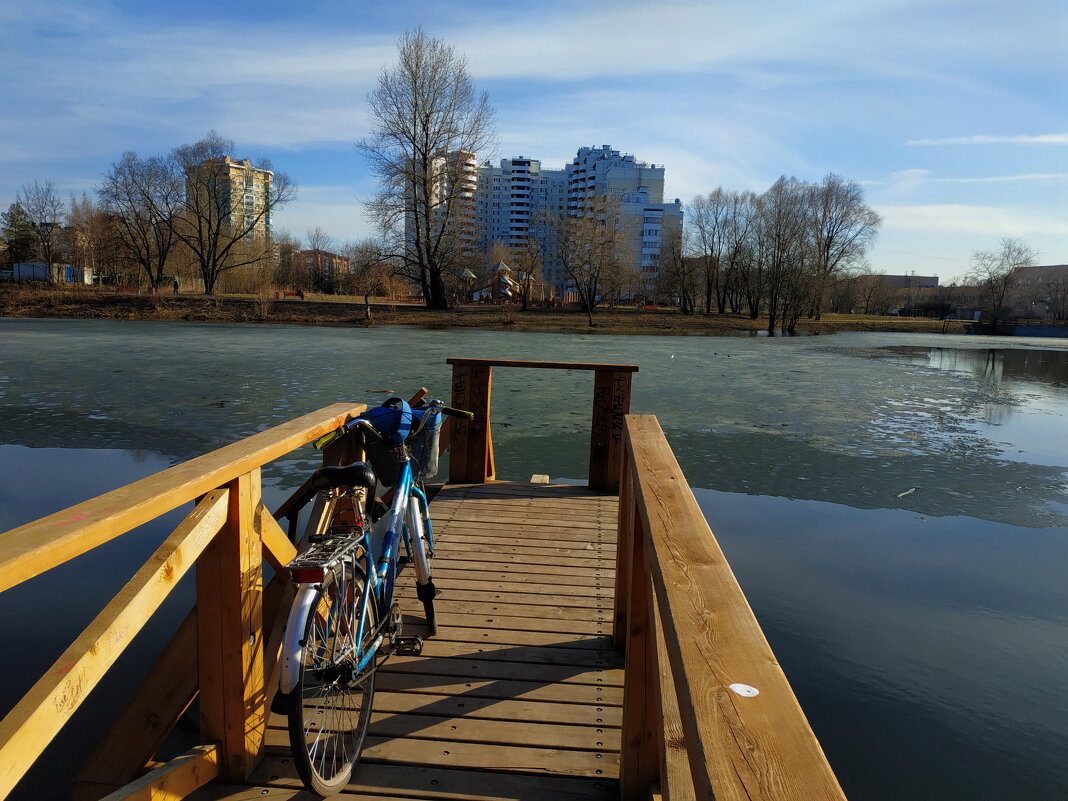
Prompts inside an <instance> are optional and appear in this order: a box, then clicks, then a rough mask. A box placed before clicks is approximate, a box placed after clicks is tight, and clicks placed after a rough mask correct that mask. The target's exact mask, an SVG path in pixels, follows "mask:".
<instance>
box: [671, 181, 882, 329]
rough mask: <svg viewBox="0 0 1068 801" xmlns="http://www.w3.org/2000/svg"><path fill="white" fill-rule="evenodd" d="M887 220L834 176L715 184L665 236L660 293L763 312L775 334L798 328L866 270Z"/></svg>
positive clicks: (698, 304)
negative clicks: (736, 187)
mask: <svg viewBox="0 0 1068 801" xmlns="http://www.w3.org/2000/svg"><path fill="white" fill-rule="evenodd" d="M880 223H881V219H880V217H879V215H878V214H877V213H876V212H875V211H874V210H873V209H871V208H870V207H869V206H868V205H867V204H866V203H865V202H864V193H863V191H862V190H861V188H860V186H859V185H858V184H857V183H856V182H853V181H846V180H845V179H843V178H842V177H841V176H839V175H835V174H829V175H827V176H826V177H825V178H824V179H823V180H822V181H821V182H820V183H818V184H809V183H804V182H802V181H799V180H798V179H796V178H786V177H785V176H784V177H782V178H780V179H779V180H777V181H776V182H775V183H774V184H773V185H772V186H771V188H770V189H768V190H767V191H766V192H764V193H763V194H756V193H754V192H738V191H732V190H729V189H723V188H718V189H716V190H715V191H713V192H710V193H709V194H707V195H699V196H698V197H696V198H694V199H693V201H691V203H690V204H689V206H688V208H687V209H686V221H685V225H684V227H683V230H681V231H675V232H668V238H667V240H666V242H665V247H664V248H663V250H662V252H661V257H660V258H661V260H660V272H659V276H658V285H657V287H656V291H657V294H658V295H659V296H660V297H671V298H674V299H676V301H677V303H678V305H679V307H680V309H681V310H682V311H683V312H685V313H692V312H694V311H698V310H703V311H705V312H712V311H713V310H715V311H718V312H719V313H720V314H723V313H726V312H727V311H728V310H730V311H731V312H733V313H747V314H748V315H749V316H750V317H751V318H752V319H756V318H757V317H760V316H761V315H762V314H763V315H767V318H768V330H769V331H774V330H775V329H777V328H781V329H782V330H784V331H794V330H795V329H796V327H797V322H798V320H799V319H800V318H801V317H810V318H815V319H818V318H819V316H820V315H821V314H822V312H823V311H825V310H827V308H828V304H829V301H830V298H831V297H832V296H833V292H834V289H835V287H836V285H837V284H838V283H839V282H840V281H842V280H843V279H845V278H846V277H848V276H851V275H853V274H854V273H855V271H857V270H859V269H861V268H862V267H863V265H864V255H865V253H866V252H867V250H868V248H869V247H870V246H871V244H872V243H873V241H874V239H875V236H876V234H877V233H878V230H879V225H880Z"/></svg>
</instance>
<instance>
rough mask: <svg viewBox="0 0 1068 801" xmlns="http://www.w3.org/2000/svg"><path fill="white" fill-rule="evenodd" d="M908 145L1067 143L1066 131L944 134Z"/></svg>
mask: <svg viewBox="0 0 1068 801" xmlns="http://www.w3.org/2000/svg"><path fill="white" fill-rule="evenodd" d="M905 144H906V145H908V146H909V147H930V146H940V145H1068V133H1055V134H1039V135H1037V136H1027V135H1025V134H1020V135H1018V136H985V135H981V134H980V135H976V136H946V137H942V138H940V139H909V140H907V141H906V142H905Z"/></svg>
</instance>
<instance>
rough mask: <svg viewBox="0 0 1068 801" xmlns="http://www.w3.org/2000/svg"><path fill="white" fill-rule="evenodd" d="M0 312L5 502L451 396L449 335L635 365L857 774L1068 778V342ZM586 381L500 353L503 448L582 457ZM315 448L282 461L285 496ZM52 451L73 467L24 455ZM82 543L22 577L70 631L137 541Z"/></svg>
mask: <svg viewBox="0 0 1068 801" xmlns="http://www.w3.org/2000/svg"><path fill="white" fill-rule="evenodd" d="M0 337H3V340H4V344H5V348H4V349H3V350H2V351H0V443H3V444H5V445H7V446H8V447H0V471H2V473H3V474H4V475H7V476H11V475H23V476H25V477H26V480H25V481H24V482H23V484H22V485H12V484H10V483H9V485H8V491H7V493H6V495H4V496H3V497H2V498H0V500H2V501H3V504H2V506H0V510H2V511H0V514H2V515H3V517H2V518H0V523H2V524H3V527H7V526H11V525H16V524H18V523H19V522H23V521H25V520H29V519H32V518H34V517H37V516H39V515H41V514H44V513H46V512H49V511H54V510H55V509H57V508H60V507H62V506H65V505H68V504H69V503H73V502H75V501H77V500H79V499H80V498H82V497H89V496H91V495H94V494H96V493H98V492H100V491H102V490H103V489H106V488H108V487H110V486H114V485H118V484H122V483H125V482H126V481H128V480H131V479H132V478H135V477H137V476H140V475H145V474H148V473H151V472H155V471H156V470H158V469H160V467H162V466H165V465H166V464H172V463H174V462H177V461H181V460H184V459H188V458H190V457H192V456H196V455H198V454H200V453H204V452H206V451H208V450H211V449H212V448H216V447H219V446H221V445H224V444H226V443H228V442H232V441H233V440H235V439H237V438H240V437H243V436H247V435H249V434H251V433H254V432H256V431H259V430H262V429H263V428H266V427H268V426H271V425H276V424H278V423H281V422H283V421H285V420H289V419H292V418H293V417H295V416H297V415H300V414H304V413H306V412H310V411H313V410H315V409H318V408H321V407H323V406H325V405H327V404H329V403H333V402H335V401H341V400H348V401H364V402H369V403H378V402H380V401H381V400H382V398H383V397H385V395H384V394H382V393H380V392H376V391H372V390H385V389H388V390H392V391H394V392H396V393H398V394H405V393H407V392H409V391H411V390H412V389H414V388H416V387H418V386H420V385H426V386H429V387H430V388H431V390H432V392H434V393H436V394H443V395H447V387H448V386H449V368H448V366H447V365H446V364H445V359H446V357H448V356H484V357H500V358H512V359H551V360H554V361H558V360H560V361H595V362H624V363H633V364H637V365H639V367H640V372H639V373H638V374H637V376H636V380H635V387H634V395H633V408H634V410H635V411H638V412H645V413H655V414H656V415H657V416H658V418H659V419H660V422H661V425H662V426H663V427H664V430H665V432H666V433H667V436H668V438H669V440H670V442H671V444H672V447H673V448H674V450H675V453H676V455H677V457H678V459H679V462H680V464H681V465H682V467H683V469H684V470H685V472H686V475H687V477H688V479H689V480H690V482H691V484H693V485H695V486H699V487H705V488H708V489H709V493H705V494H703V495H702V501H703V502H704V503H705V509H706V512H707V513H708V515H709V518H710V521H711V523H712V527H713V529H714V530H715V531H716V532H717V535H718V536H719V537H720V539H721V540H722V541H723V545H724V549H725V550H726V552H727V554H728V557H729V558H730V559H731V563H732V565H733V566H734V568H735V570H736V572H737V574H738V576H739V579H740V580H741V582H742V584H743V587H744V588H745V590H746V592H747V593H748V594H749V597H750V599H751V601H752V602H753V606H754V609H755V610H756V611H757V614H758V616H759V617H760V619H761V622H762V623H763V625H765V627H766V629H767V632H768V637H769V640H770V641H771V643H772V646H773V648H774V649H775V650H776V653H777V654H778V656H779V658H780V659H781V661H782V662H783V664H784V666H785V667H786V670H787V674H788V676H789V677H790V680H791V682H792V683H793V685H794V686H795V688H797V691H798V694H799V696H800V697H801V700H802V703H803V704H804V706H805V708H806V711H807V712H808V714H809V716H810V718H811V719H812V721H813V724H814V727H815V730H816V732H817V735H818V736H819V737H820V738H821V740H822V741H823V742H824V745H825V746H826V749H827V752H828V755H829V757H830V759H831V761H832V764H833V765H834V766H835V768H836V770H837V771H839V773H840V775H841V776H842V777H843V782H845V783H846V785H847V790H848V792H849V795H850V797H851V798H852V799H854V801H858V800H859V799H889V798H939V799H942V798H962V799H963V798H968V799H998V798H1012V797H1027V798H1031V799H1038V798H1049V799H1054V798H1056V799H1059V801H1063V798H1064V792H1065V790H1066V789H1068V788H1065V786H1064V784H1065V781H1064V779H1063V777H1064V776H1065V775H1066V773H1068V758H1066V757H1065V755H1064V754H1063V749H1060V750H1058V749H1057V745H1058V744H1059V743H1061V742H1063V740H1064V735H1065V734H1066V733H1068V732H1066V731H1065V730H1064V724H1063V723H1062V721H1064V720H1068V715H1066V714H1065V713H1066V712H1068V709H1066V706H1065V703H1066V699H1068V692H1066V689H1068V688H1066V687H1065V686H1064V678H1063V677H1064V676H1065V675H1068V671H1066V670H1065V668H1066V667H1068V646H1066V645H1065V643H1066V642H1068V638H1066V637H1065V636H1064V635H1065V633H1066V632H1065V631H1064V623H1065V619H1064V618H1065V604H1064V601H1065V597H1064V595H1065V593H1064V590H1063V589H1062V584H1063V582H1062V581H1060V576H1061V575H1062V574H1063V565H1064V563H1065V561H1064V557H1065V555H1066V554H1065V553H1064V551H1065V543H1066V536H1065V535H1066V534H1068V530H1066V528H1065V527H1066V525H1068V491H1066V486H1065V484H1066V476H1065V471H1066V470H1068V456H1066V455H1065V454H1066V453H1068V448H1066V447H1065V445H1066V443H1068V417H1066V415H1065V409H1068V381H1066V379H1065V373H1066V358H1068V350H1065V348H1064V343H1060V342H1057V343H1047V342H1043V341H1036V340H1030V341H1021V340H1016V339H1014V340H1002V339H982V338H964V337H947V336H921V335H890V336H888V335H871V334H837V335H834V336H830V337H798V338H774V339H772V338H753V337H737V338H722V337H719V338H705V337H692V336H685V337H672V336H663V337H640V336H612V337H585V336H576V335H557V334H517V333H509V332H498V331H494V332H487V331H434V332H428V331H425V330H420V329H397V328H392V329H388V328H387V329H344V328H301V327H281V326H278V327H258V326H229V325H188V324H153V323H143V322H137V323H118V322H112V321H62V320H47V321H43V320H17V321H16V320H0ZM591 384H592V380H591V376H590V375H589V374H588V373H583V372H574V373H572V372H557V371H543V370H506V369H498V370H495V371H494V376H493V390H494V395H493V435H494V444H495V458H496V464H497V470H498V475H499V476H500V477H502V478H520V479H525V478H527V477H529V476H530V475H531V474H532V473H549V474H550V475H552V476H581V475H584V471H585V466H586V459H587V455H588V436H589V418H590V397H591ZM16 446H18V447H16ZM44 448H51V449H55V450H43V449H44ZM31 449H32V450H31ZM75 449H92V450H87V451H77V450H75ZM138 454H139V455H138ZM317 456H318V454H316V453H315V452H314V451H312V450H311V449H310V448H305V449H302V450H300V451H297V452H295V453H293V454H291V455H290V457H289V458H287V459H284V460H281V461H279V462H277V463H275V464H274V465H272V466H270V467H269V468H268V469H267V470H266V471H265V473H264V492H265V495H266V496H267V501H268V504H269V505H272V504H276V503H277V502H278V501H280V500H281V498H282V496H283V494H284V493H285V492H286V491H287V489H288V488H290V487H292V486H295V485H296V484H297V483H299V482H300V480H301V479H302V477H303V475H304V474H306V472H307V471H309V470H310V469H311V468H312V467H313V466H314V464H315V462H316V460H317ZM138 459H141V461H140V462H138V461H137V460H138ZM87 460H88V461H87ZM27 465H29V467H27ZM53 465H55V466H56V467H55V470H57V471H60V472H59V473H58V474H57V476H56V477H55V480H52V481H50V482H49V481H46V480H45V479H44V477H43V476H42V477H41V478H33V477H34V476H40V475H41V473H42V472H47V471H49V470H51V469H52V466H53ZM38 485H40V486H43V487H47V488H48V490H47V492H44V493H43V494H41V493H38V492H37V490H36V488H37V487H38ZM105 485H106V486H105ZM35 493H36V494H35ZM165 533H166V532H163V531H160V530H157V531H153V532H148V533H145V534H143V535H142V534H138V535H136V536H142V537H143V538H144V539H143V541H141V544H140V545H138V546H137V547H134V546H129V551H127V550H126V548H127V545H126V543H127V541H129V542H134V539H133V538H123V540H122V541H121V542H119V543H114V544H113V545H112V547H113V548H115V549H116V550H114V551H111V552H109V553H111V554H112V555H113V556H114V555H115V554H119V553H121V554H123V555H124V557H125V556H126V555H129V554H135V553H137V554H141V552H142V551H144V552H145V553H147V551H145V549H146V548H148V549H150V547H151V542H152V541H153V537H156V538H159V537H161V536H163V535H164V534H165ZM139 548H140V549H141V550H140V551H139V550H138V549H139ZM130 558H131V560H132V561H131V562H130V564H135V563H139V562H138V560H139V559H141V558H143V555H138V556H137V559H133V557H132V556H130ZM80 561H81V560H78V562H75V563H72V566H71V567H69V568H68V570H70V571H72V572H70V573H64V574H63V576H64V579H63V580H64V581H69V578H70V576H77V577H78V579H79V580H78V581H75V582H72V583H69V584H64V583H62V582H61V583H60V584H58V585H55V584H51V585H50V584H48V583H47V581H48V578H47V577H43V578H42V579H40V580H39V581H40V582H41V584H40V586H41V587H43V588H45V589H43V590H34V589H33V587H34V582H31V583H30V584H29V585H27V588H26V589H24V590H23V589H22V588H19V590H21V591H25V592H35V591H40V592H44V593H45V595H47V594H48V593H53V594H57V595H59V594H63V593H67V595H68V596H69V599H70V600H69V601H68V602H66V603H67V606H66V607H63V608H64V609H69V610H70V611H69V613H68V612H67V611H60V612H57V614H56V615H55V616H54V618H53V619H50V620H49V621H48V622H49V626H50V627H57V628H58V629H59V630H60V633H61V634H63V635H64V636H66V635H67V634H68V633H69V631H73V630H76V629H77V626H76V625H74V623H73V622H72V621H82V617H80V616H79V615H80V614H84V613H82V612H79V611H78V609H76V607H78V606H79V605H80V603H81V602H83V601H85V599H86V598H87V597H88V596H89V595H91V594H92V598H93V599H94V600H95V599H96V598H97V595H99V597H101V598H106V597H110V592H111V591H113V590H110V589H109V592H104V591H103V590H102V589H100V587H104V586H108V581H111V582H114V581H115V579H114V577H110V578H108V579H107V581H104V580H103V578H102V577H103V576H104V574H106V573H108V568H109V567H111V566H117V565H118V562H115V563H114V565H112V564H111V563H109V562H108V561H107V560H105V561H104V562H102V563H101V566H100V567H94V568H93V569H79V568H78V567H76V565H77V564H78V563H79V562H80ZM123 564H124V565H125V564H126V563H123ZM123 569H126V568H125V567H123ZM108 575H109V576H110V574H108ZM125 575H126V576H128V575H129V573H126V574H125ZM94 577H100V578H101V581H100V582H97V580H96V578H94ZM98 584H99V586H98ZM57 586H58V588H59V589H57ZM93 593H96V594H93ZM5 596H8V597H10V598H15V599H16V602H14V606H12V605H10V604H9V605H4V603H5V601H7V598H5ZM5 596H0V624H2V625H3V626H4V630H5V631H9V630H14V631H20V632H22V631H24V629H20V628H19V627H20V626H24V625H25V616H23V615H21V614H20V611H19V610H20V609H22V608H25V607H22V606H20V605H19V604H20V603H25V601H21V600H20V596H17V595H14V596H12V595H10V594H5ZM84 605H85V607H86V608H90V609H92V610H96V609H98V608H99V605H97V604H95V603H94V604H90V603H88V602H86V603H85V604H84ZM18 636H20V637H22V636H27V635H25V634H19V635H18ZM69 639H70V638H69V636H66V640H63V638H62V637H60V636H59V635H58V634H57V635H56V642H57V643H61V644H60V645H57V646H56V647H57V648H59V647H62V644H65V642H69ZM41 658H42V660H44V662H47V658H46V657H44V656H42V657H41ZM32 678H33V677H32V676H27V677H26V678H25V682H26V683H28V682H30V681H32ZM15 684H19V682H11V686H12V687H14V685H15ZM24 688H25V687H24V686H22V687H21V689H24ZM20 692H21V690H20ZM6 700H7V701H8V703H10V702H11V700H13V699H6ZM1058 783H1059V784H1058ZM1058 788H1059V792H1060V795H1057V792H1058ZM34 797H42V796H40V795H37V796H34Z"/></svg>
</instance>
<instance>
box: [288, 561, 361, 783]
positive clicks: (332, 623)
mask: <svg viewBox="0 0 1068 801" xmlns="http://www.w3.org/2000/svg"><path fill="white" fill-rule="evenodd" d="M363 584H364V579H363V577H362V576H357V575H353V571H352V568H351V566H349V565H346V566H345V567H344V569H342V568H341V567H339V568H337V569H335V570H333V571H331V572H330V573H328V574H327V575H326V576H324V578H323V583H322V585H321V586H320V588H319V591H318V593H317V596H316V598H315V599H314V600H313V602H312V606H311V611H310V612H309V614H308V622H307V624H306V625H305V627H304V637H303V638H302V642H303V652H302V657H301V664H300V674H299V677H298V680H297V683H296V686H295V687H294V688H293V692H292V693H291V694H290V698H289V704H290V707H289V741H290V745H291V746H292V750H293V762H294V764H295V765H296V767H297V773H298V774H300V778H301V779H302V780H303V782H304V785H305V786H306V787H308V788H309V789H311V790H312V791H313V792H316V793H318V794H319V795H324V796H325V795H330V794H332V793H336V792H338V791H339V790H341V788H343V787H344V786H345V785H346V784H348V782H349V779H350V777H351V776H352V768H353V765H355V764H356V761H357V760H358V759H359V758H360V751H361V750H362V749H363V741H364V738H365V736H366V735H367V724H368V723H369V722H370V720H371V704H372V702H373V699H374V692H375V673H374V672H373V671H372V672H371V673H369V674H366V675H364V676H363V677H361V678H360V679H359V680H358V681H357V680H356V678H355V669H356V664H355V660H354V657H355V653H356V649H355V647H354V645H355V642H354V641H355V637H356V631H355V630H354V629H355V627H354V626H352V625H350V623H349V620H350V617H351V615H350V610H351V609H352V608H353V607H354V606H355V605H357V604H359V602H360V597H361V594H362V592H363ZM376 622H377V621H376V616H375V612H374V602H373V601H372V602H371V603H369V604H368V620H367V622H366V623H365V625H364V631H365V632H368V633H370V632H373V631H374V630H375V628H376Z"/></svg>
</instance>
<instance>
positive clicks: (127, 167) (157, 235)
mask: <svg viewBox="0 0 1068 801" xmlns="http://www.w3.org/2000/svg"><path fill="white" fill-rule="evenodd" d="M184 184H185V182H184V176H183V175H182V171H181V170H180V169H178V166H177V164H176V163H175V161H174V160H172V159H166V158H161V157H159V156H150V157H148V158H144V159H142V158H138V157H137V154H136V153H133V152H127V153H124V154H123V156H122V158H121V159H119V160H118V161H117V162H115V163H114V164H112V165H111V169H110V170H109V171H108V172H107V173H106V174H105V175H104V180H103V182H102V183H101V184H100V186H99V187H98V188H97V194H98V195H99V196H100V199H101V201H102V203H103V206H104V208H105V210H107V211H108V212H109V213H110V214H111V215H112V216H113V218H114V220H115V221H116V228H117V232H118V236H119V242H120V244H121V247H122V250H123V252H124V253H125V255H126V256H127V258H129V259H130V260H131V261H133V262H134V263H135V264H137V265H139V266H140V267H141V269H142V270H144V272H145V276H146V277H147V278H148V282H149V285H150V286H151V287H152V291H153V292H156V291H158V289H159V287H160V284H162V283H163V281H164V280H165V276H166V275H167V274H168V267H167V260H168V259H169V258H170V256H171V253H172V251H173V250H174V247H175V245H176V244H177V243H178V233H177V230H176V227H177V219H178V214H179V212H180V210H181V209H182V202H183V195H184V192H185V185H184Z"/></svg>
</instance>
